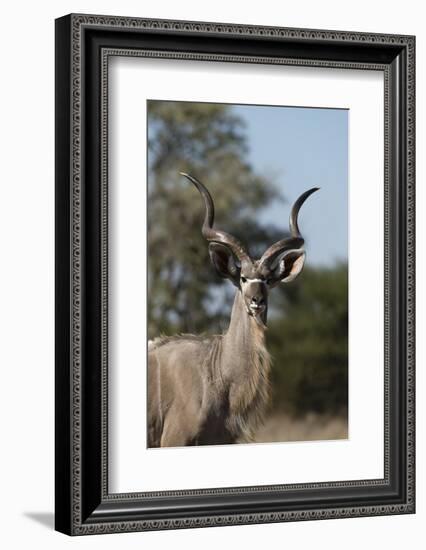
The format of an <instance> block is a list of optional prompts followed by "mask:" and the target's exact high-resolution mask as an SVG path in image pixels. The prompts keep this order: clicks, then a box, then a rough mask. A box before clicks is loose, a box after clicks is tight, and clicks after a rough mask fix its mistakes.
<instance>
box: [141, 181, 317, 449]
mask: <svg viewBox="0 0 426 550" xmlns="http://www.w3.org/2000/svg"><path fill="white" fill-rule="evenodd" d="M184 175H185V176H186V177H187V178H188V179H190V181H192V183H193V184H194V185H195V186H196V187H197V189H198V190H199V192H200V194H201V195H202V197H203V199H204V202H205V205H206V217H205V220H204V224H203V229H202V231H203V235H204V236H205V237H206V239H207V240H208V241H209V243H210V244H209V253H210V258H211V261H212V263H213V265H214V266H215V268H216V270H217V271H218V273H219V275H221V276H222V277H226V278H228V279H229V280H230V281H231V282H232V283H233V284H234V285H235V286H236V288H237V290H236V294H235V300H234V305H233V308H232V313H231V320H230V323H229V327H228V330H227V331H226V332H225V333H224V334H220V335H215V336H206V337H203V336H196V335H191V334H183V335H177V336H172V337H164V336H163V337H160V338H156V339H155V340H152V341H150V342H149V344H148V446H149V447H176V446H185V445H208V444H210V445H218V444H226V443H236V442H238V441H249V440H250V439H251V437H252V433H253V430H254V429H255V428H256V426H257V425H258V424H259V422H260V421H261V420H262V417H263V415H264V412H265V408H266V405H267V402H268V397H269V371H270V366H271V361H270V356H269V354H268V352H267V350H266V348H265V329H266V323H267V310H268V294H269V289H270V288H273V287H274V286H276V285H277V284H278V283H280V282H289V281H291V280H293V279H294V278H295V277H296V276H297V275H298V274H299V273H300V272H301V270H302V268H303V264H304V259H305V253H304V251H303V249H302V245H303V242H304V241H303V239H302V237H301V235H300V232H299V228H298V226H297V214H298V211H299V209H300V207H301V205H302V204H303V202H304V201H305V200H306V198H307V197H308V196H309V195H310V194H312V192H313V191H314V190H310V191H307V192H306V193H304V194H303V195H302V196H301V197H299V199H298V200H297V201H296V203H295V205H294V206H293V209H292V213H291V216H290V229H291V237H290V238H287V239H283V240H282V241H278V243H275V244H273V245H272V246H271V247H269V248H268V250H267V251H266V252H265V253H264V254H263V256H262V258H261V259H260V260H253V259H252V258H251V257H250V256H249V254H248V253H247V252H246V250H245V248H244V247H243V245H242V244H241V243H240V242H239V241H237V239H235V238H234V237H232V236H231V235H229V234H227V233H225V232H223V231H219V230H217V229H214V228H213V222H214V206H213V200H212V198H211V196H210V194H209V192H208V191H207V189H206V188H205V187H204V185H203V184H201V183H200V182H199V181H198V180H196V179H195V178H193V177H192V176H188V175H186V174H184Z"/></svg>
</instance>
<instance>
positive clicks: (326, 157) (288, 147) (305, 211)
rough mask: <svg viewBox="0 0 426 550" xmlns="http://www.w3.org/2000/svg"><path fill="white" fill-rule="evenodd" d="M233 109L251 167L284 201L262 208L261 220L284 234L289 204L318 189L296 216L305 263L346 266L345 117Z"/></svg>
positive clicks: (343, 113) (301, 110)
mask: <svg viewBox="0 0 426 550" xmlns="http://www.w3.org/2000/svg"><path fill="white" fill-rule="evenodd" d="M233 109H234V112H235V113H236V114H238V115H239V116H240V117H241V118H242V119H243V120H244V121H245V124H246V135H247V138H248V146H249V156H248V160H249V162H250V164H251V165H252V166H253V168H254V169H255V171H256V172H260V173H263V174H265V175H267V176H271V177H272V178H273V181H274V182H275V184H276V185H277V186H278V188H279V189H280V190H281V192H282V194H283V196H284V197H285V199H286V202H285V203H282V202H279V201H278V202H276V203H275V204H273V205H271V206H270V207H268V208H266V209H265V210H264V211H263V213H262V218H263V219H264V220H265V221H266V220H268V221H270V222H271V223H274V224H275V225H278V226H282V227H283V228H288V216H289V212H290V208H291V205H292V203H293V202H294V201H295V200H296V198H297V197H298V196H299V195H300V194H301V193H303V191H305V190H306V189H309V188H311V187H320V188H321V189H320V191H318V192H317V193H315V194H314V195H312V196H311V197H310V198H309V199H308V200H307V202H306V203H305V204H304V206H303V207H302V210H301V211H300V215H299V227H300V230H301V232H302V235H303V236H304V237H305V240H306V251H307V262H309V263H310V264H311V265H333V264H334V263H335V262H336V261H347V258H348V122H349V121H348V119H349V111H347V110H344V109H315V108H309V107H270V106H253V105H237V106H234V107H233Z"/></svg>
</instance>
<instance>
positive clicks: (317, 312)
mask: <svg viewBox="0 0 426 550" xmlns="http://www.w3.org/2000/svg"><path fill="white" fill-rule="evenodd" d="M279 288H280V291H279V292H276V294H277V295H275V296H274V300H273V303H274V306H275V309H276V310H279V311H281V312H285V313H284V315H283V314H282V313H281V314H280V315H272V316H271V318H270V321H269V323H268V333H267V338H268V349H269V351H270V353H271V355H272V357H273V358H274V363H273V369H272V388H273V400H274V402H273V406H274V408H280V409H286V410H287V411H289V412H292V413H304V412H306V411H315V412H320V413H323V412H327V413H339V412H344V411H345V409H346V408H347V400H348V270H347V265H344V264H341V265H337V266H335V267H332V268H316V269H312V268H305V269H304V271H303V274H302V276H301V277H300V278H299V279H298V280H296V281H294V282H293V283H292V284H291V285H281V287H279Z"/></svg>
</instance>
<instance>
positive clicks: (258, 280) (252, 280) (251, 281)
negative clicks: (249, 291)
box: [246, 277, 265, 283]
mask: <svg viewBox="0 0 426 550" xmlns="http://www.w3.org/2000/svg"><path fill="white" fill-rule="evenodd" d="M246 279H247V281H246V282H247V283H264V282H265V281H264V280H263V279H249V278H248V277H246Z"/></svg>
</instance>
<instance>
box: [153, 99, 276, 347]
mask: <svg viewBox="0 0 426 550" xmlns="http://www.w3.org/2000/svg"><path fill="white" fill-rule="evenodd" d="M246 157H247V143H246V137H245V133H244V125H243V122H242V120H241V119H240V118H239V117H237V116H235V115H234V114H233V112H232V108H231V106H228V105H223V104H211V103H189V102H174V101H173V102H168V101H149V103H148V168H149V180H148V181H149V185H148V199H149V203H148V204H149V209H148V250H149V257H148V285H149V292H148V319H149V324H148V335H149V337H153V336H156V335H158V334H160V333H163V332H164V333H169V334H173V333H176V332H200V331H205V330H208V331H209V332H212V331H215V330H216V331H217V330H221V329H222V328H224V327H225V326H226V325H227V323H228V321H229V312H230V307H228V306H229V305H230V301H232V299H233V295H234V292H233V290H232V289H233V287H232V286H231V284H230V283H229V282H228V281H226V282H225V281H223V280H222V279H220V278H219V277H218V276H217V275H216V273H215V271H214V269H212V267H211V264H210V260H209V256H208V249H207V244H206V241H205V240H204V239H203V237H202V236H201V225H202V221H203V219H204V205H203V203H202V200H201V198H200V196H199V194H198V192H197V191H196V190H195V188H194V187H193V186H192V185H191V184H189V183H188V181H187V180H185V179H184V178H183V177H182V176H180V175H179V172H180V171H183V172H188V173H190V174H191V173H192V174H194V175H195V176H196V177H198V178H199V179H201V181H203V182H204V183H205V184H206V185H207V186H208V188H209V189H210V191H211V193H212V195H213V198H214V201H215V206H216V219H217V224H218V226H221V227H223V228H226V231H229V232H231V233H233V234H235V236H236V237H238V238H240V239H241V241H242V242H243V243H245V244H247V245H248V243H250V248H251V250H252V251H253V252H254V253H256V251H257V250H261V249H264V248H266V246H268V245H269V244H270V243H271V242H273V241H274V240H277V239H278V238H282V234H281V233H278V231H277V229H276V228H274V227H272V226H271V227H266V226H264V225H260V224H259V223H258V221H257V219H258V216H257V214H258V212H259V209H261V208H262V207H264V206H266V205H268V204H269V202H270V201H271V200H277V199H279V198H280V196H279V193H278V191H277V189H276V187H275V186H274V185H273V183H272V182H271V181H270V180H268V179H267V178H265V177H263V176H260V175H258V174H256V173H255V172H254V171H253V169H252V167H251V166H250V164H249V163H248V162H247V160H246Z"/></svg>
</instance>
